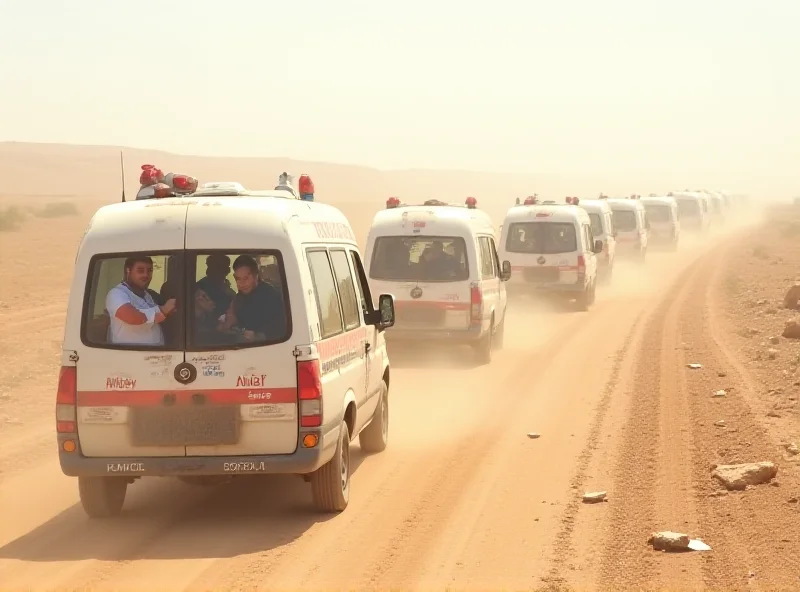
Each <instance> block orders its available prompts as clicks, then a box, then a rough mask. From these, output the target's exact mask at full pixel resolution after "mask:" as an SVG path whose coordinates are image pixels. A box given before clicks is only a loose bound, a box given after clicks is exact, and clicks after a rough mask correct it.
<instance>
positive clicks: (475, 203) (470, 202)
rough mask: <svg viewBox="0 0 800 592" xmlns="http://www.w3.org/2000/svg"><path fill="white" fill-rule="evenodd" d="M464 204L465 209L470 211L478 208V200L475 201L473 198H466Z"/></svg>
mask: <svg viewBox="0 0 800 592" xmlns="http://www.w3.org/2000/svg"><path fill="white" fill-rule="evenodd" d="M464 203H466V204H467V207H468V208H469V209H470V210H474V209H475V208H476V207H477V206H478V200H477V199H475V198H474V197H468V198H467V201H465V202H464Z"/></svg>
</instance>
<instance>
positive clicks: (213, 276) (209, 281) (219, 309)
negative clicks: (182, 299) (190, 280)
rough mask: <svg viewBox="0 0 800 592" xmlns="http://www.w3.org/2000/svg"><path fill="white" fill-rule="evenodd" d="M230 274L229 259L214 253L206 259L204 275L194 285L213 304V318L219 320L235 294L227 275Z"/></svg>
mask: <svg viewBox="0 0 800 592" xmlns="http://www.w3.org/2000/svg"><path fill="white" fill-rule="evenodd" d="M230 272H231V258H230V257H228V256H227V255H223V254H222V253H214V254H213V255H209V256H208V257H206V275H205V277H203V278H201V279H200V280H199V281H198V282H197V283H196V284H195V289H197V290H202V291H203V292H204V293H205V295H206V296H207V297H208V298H210V299H211V301H212V302H213V303H214V310H213V314H214V315H216V316H215V317H214V318H219V317H221V316H222V315H223V314H225V312H226V311H227V310H228V308H229V307H230V305H231V301H232V300H233V297H234V296H236V292H234V291H233V288H231V283H230V281H229V280H228V274H229V273H230Z"/></svg>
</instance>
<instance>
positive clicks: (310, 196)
mask: <svg viewBox="0 0 800 592" xmlns="http://www.w3.org/2000/svg"><path fill="white" fill-rule="evenodd" d="M297 186H298V188H299V190H300V199H303V200H305V201H314V181H312V180H311V177H309V176H308V175H305V174H304V175H300V179H299V180H298V182H297Z"/></svg>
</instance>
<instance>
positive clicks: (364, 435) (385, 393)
mask: <svg viewBox="0 0 800 592" xmlns="http://www.w3.org/2000/svg"><path fill="white" fill-rule="evenodd" d="M379 397H380V400H379V401H378V406H377V407H376V408H375V415H374V416H373V417H372V421H371V422H369V425H368V426H367V427H365V428H364V429H363V430H361V433H360V434H359V435H358V442H359V443H360V444H361V450H363V451H364V452H383V451H384V450H386V445H387V444H388V443H389V387H388V386H386V382H381V393H380V395H379Z"/></svg>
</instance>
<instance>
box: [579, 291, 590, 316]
mask: <svg viewBox="0 0 800 592" xmlns="http://www.w3.org/2000/svg"><path fill="white" fill-rule="evenodd" d="M590 300H591V288H587V289H585V290H584V291H583V292H581V293H580V294H578V296H577V298H575V307H576V308H577V309H578V310H580V311H587V310H589V305H590V304H591V302H590Z"/></svg>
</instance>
